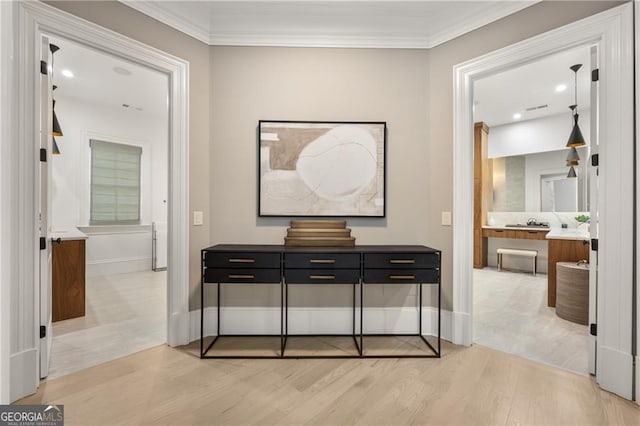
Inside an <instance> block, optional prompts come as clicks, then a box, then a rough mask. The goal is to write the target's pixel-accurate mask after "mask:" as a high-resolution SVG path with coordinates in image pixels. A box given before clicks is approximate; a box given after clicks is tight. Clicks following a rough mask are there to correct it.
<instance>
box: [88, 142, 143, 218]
mask: <svg viewBox="0 0 640 426" xmlns="http://www.w3.org/2000/svg"><path fill="white" fill-rule="evenodd" d="M90 146H91V213H90V214H91V217H90V219H89V224H90V225H115V224H139V223H140V157H141V156H142V148H141V147H138V146H131V145H124V144H119V143H113V142H105V141H100V140H94V139H92V140H91V141H90Z"/></svg>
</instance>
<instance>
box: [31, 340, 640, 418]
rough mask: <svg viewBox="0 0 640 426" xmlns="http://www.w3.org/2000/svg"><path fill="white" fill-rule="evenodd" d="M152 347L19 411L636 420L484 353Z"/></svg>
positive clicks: (565, 379) (70, 381)
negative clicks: (345, 354)
mask: <svg viewBox="0 0 640 426" xmlns="http://www.w3.org/2000/svg"><path fill="white" fill-rule="evenodd" d="M198 349H199V347H198V344H197V343H194V344H191V345H189V346H187V347H183V348H179V349H172V348H169V347H167V346H159V347H155V348H152V349H148V350H145V351H143V352H140V353H137V354H133V355H129V356H127V357H124V358H120V359H118V360H115V361H111V362H108V363H106V364H102V365H98V366H95V367H92V368H89V369H86V370H83V371H80V372H77V373H73V374H70V375H68V376H65V377H61V378H58V379H54V380H49V381H46V382H44V383H43V384H42V386H41V387H40V389H39V391H38V393H37V394H36V395H33V396H31V397H28V398H25V399H23V400H21V401H20V402H19V403H22V404H43V403H47V404H48V403H56V404H64V406H65V420H66V423H65V424H67V425H76V424H77V425H91V424H127V425H138V424H154V425H160V424H175V425H205V424H206V425H213V424H220V425H243V424H278V425H281V424H321V425H350V424H366V425H369V424H394V425H400V424H454V425H467V424H469V425H501V424H525V425H529V424H544V425H563V424H572V425H608V424H626V425H638V424H640V409H639V408H638V406H636V405H635V404H634V403H632V402H629V401H625V400H623V399H621V398H618V397H617V396H615V395H612V394H610V393H607V392H604V391H601V390H600V389H599V388H598V386H597V385H596V384H595V383H594V381H593V380H592V379H591V378H589V377H584V376H580V375H577V374H574V373H570V372H568V371H564V370H559V369H556V368H553V367H548V366H545V365H542V364H538V363H535V362H533V361H529V360H526V359H523V358H520V357H517V356H514V355H510V354H506V353H503V352H499V351H495V350H492V349H489V348H486V347H484V346H480V345H474V346H472V347H470V348H464V347H458V346H453V345H451V344H445V345H444V346H443V350H444V356H443V358H441V359H306V360H296V359H285V360H281V359H270V360H213V359H209V360H200V359H199V358H198V357H197V354H198Z"/></svg>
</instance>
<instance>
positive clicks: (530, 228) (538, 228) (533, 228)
mask: <svg viewBox="0 0 640 426" xmlns="http://www.w3.org/2000/svg"><path fill="white" fill-rule="evenodd" d="M482 229H508V230H510V231H517V230H519V229H521V230H523V231H542V232H544V231H549V230H550V229H551V228H545V227H542V226H504V225H485V226H483V227H482Z"/></svg>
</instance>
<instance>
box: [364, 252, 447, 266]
mask: <svg viewBox="0 0 640 426" xmlns="http://www.w3.org/2000/svg"><path fill="white" fill-rule="evenodd" d="M438 264H439V259H438V254H437V253H365V254H364V268H365V269H371V268H380V269H391V268H393V269H398V268H410V269H416V268H437V267H438Z"/></svg>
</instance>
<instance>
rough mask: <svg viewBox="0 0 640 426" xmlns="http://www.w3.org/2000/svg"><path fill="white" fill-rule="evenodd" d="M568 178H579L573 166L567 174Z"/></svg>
mask: <svg viewBox="0 0 640 426" xmlns="http://www.w3.org/2000/svg"><path fill="white" fill-rule="evenodd" d="M567 177H568V178H575V177H578V175H577V174H576V169H574V168H573V166H571V167H569V173H568V174H567Z"/></svg>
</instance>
